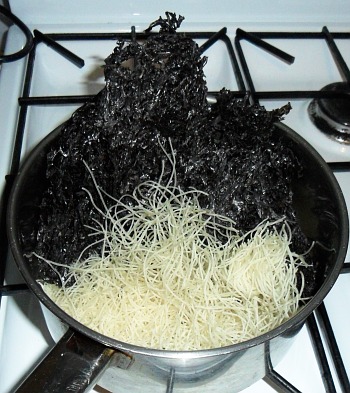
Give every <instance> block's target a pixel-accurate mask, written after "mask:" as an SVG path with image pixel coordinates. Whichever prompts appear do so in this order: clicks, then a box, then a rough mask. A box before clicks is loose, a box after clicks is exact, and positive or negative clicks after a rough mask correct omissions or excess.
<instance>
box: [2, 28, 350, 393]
mask: <svg viewBox="0 0 350 393" xmlns="http://www.w3.org/2000/svg"><path fill="white" fill-rule="evenodd" d="M226 33H227V31H226V28H223V29H221V30H220V31H219V32H189V33H185V34H186V35H188V36H190V37H191V38H193V39H204V40H206V41H205V43H204V44H203V45H202V47H201V48H202V51H203V52H204V51H205V50H206V49H208V48H209V47H210V46H211V45H213V44H214V43H215V42H216V41H218V40H222V41H223V42H224V43H225V45H226V49H227V52H228V55H229V58H230V60H231V65H232V72H233V73H234V76H235V79H236V82H237V86H238V90H237V91H236V92H234V94H235V96H236V97H237V98H242V97H244V96H245V95H246V94H247V92H249V94H250V96H251V100H252V101H253V102H259V100H261V99H286V100H288V99H312V98H320V97H324V95H325V94H327V93H322V92H320V91H307V90H305V91H257V90H256V89H255V86H254V83H253V79H252V77H251V74H250V70H249V66H248V64H247V60H246V57H245V55H244V51H243V49H242V46H241V43H240V41H241V40H243V39H245V40H249V41H250V42H252V43H253V44H254V45H257V46H259V47H261V48H263V49H264V50H267V51H269V52H270V53H271V54H273V55H275V56H277V57H279V58H280V59H281V60H283V61H287V62H290V63H291V62H293V61H294V58H293V57H292V56H290V55H289V54H288V53H285V52H282V51H280V50H279V49H278V48H275V47H271V46H270V45H269V44H267V43H266V42H265V41H264V39H269V38H273V39H276V38H277V39H279V38H280V39H294V40H297V39H324V40H326V41H327V43H328V45H329V48H330V53H331V55H332V57H333V58H334V61H336V62H337V64H338V66H339V67H340V69H341V70H342V75H343V77H344V79H345V80H347V81H349V80H350V79H349V78H350V72H349V69H348V67H347V65H346V63H345V62H344V60H343V58H342V56H341V54H340V52H339V50H338V49H337V47H336V46H335V43H334V39H350V33H332V34H331V33H329V31H328V29H327V28H326V27H325V28H324V29H323V31H322V32H319V33H310V32H306V33H303V32H299V33H294V32H263V33H256V32H254V33H248V32H245V31H243V30H241V29H238V30H237V33H236V39H235V49H234V48H233V46H232V43H231V40H230V38H229V37H228V36H227V34H226ZM150 34H152V33H149V34H146V33H135V29H132V30H131V34H130V33H119V34H117V33H65V34H62V33H60V34H48V35H44V34H42V33H40V32H38V31H36V30H35V31H34V47H33V49H32V50H31V52H30V53H29V55H28V62H27V67H26V74H25V80H24V85H23V93H22V96H21V97H19V100H18V102H19V106H20V111H19V116H18V125H17V132H16V138H15V144H14V149H13V156H12V162H11V170H10V173H9V174H8V175H7V176H6V185H5V190H4V196H3V201H4V203H3V207H2V211H1V212H0V219H1V222H0V230H1V232H0V233H1V235H0V236H1V237H0V307H1V298H2V296H15V295H16V294H18V293H22V292H24V291H28V287H27V286H26V284H7V285H5V284H4V278H5V270H6V263H7V261H8V254H9V246H8V242H7V238H6V206H7V201H8V198H9V194H10V190H11V185H12V182H13V179H14V177H15V174H16V173H17V171H18V169H19V167H20V157H21V152H22V142H23V136H24V130H25V125H26V118H27V112H28V107H30V106H40V105H57V104H59V105H70V104H84V103H86V102H88V101H89V100H91V99H92V98H93V97H94V96H91V95H74V96H41V97H38V96H35V97H34V96H31V81H32V75H33V69H34V64H35V55H36V47H37V45H38V43H40V42H44V43H46V44H47V45H49V46H50V47H52V48H53V50H56V51H58V52H60V53H61V54H62V56H64V57H66V58H67V60H68V61H72V62H73V63H74V64H76V65H77V66H78V67H82V66H83V64H84V61H83V60H82V59H80V58H79V57H78V56H76V55H75V54H72V53H70V52H69V51H66V50H65V49H64V47H62V46H60V45H59V44H57V41H60V42H64V41H76V40H83V41H89V40H114V41H116V40H117V39H118V38H127V39H128V38H130V39H131V40H133V39H137V40H143V39H145V38H146V37H147V36H149V35H150ZM236 52H237V54H238V58H237V57H236ZM244 81H245V82H244ZM210 94H212V95H214V96H215V94H217V92H210ZM329 165H330V167H331V168H332V170H333V171H349V170H350V160H349V161H346V162H336V163H329ZM349 272H350V262H346V263H345V264H344V267H343V269H342V273H343V274H345V273H349ZM306 324H307V327H308V330H309V333H310V340H311V341H312V343H313V347H314V352H315V357H316V359H317V361H318V364H319V369H320V374H321V377H322V380H323V383H324V387H325V392H327V393H328V392H329V393H331V392H336V388H335V383H334V376H333V374H332V372H331V369H330V365H329V362H328V357H327V355H326V347H327V348H328V349H329V353H330V357H331V360H332V362H333V364H334V366H335V370H336V374H337V375H336V376H337V379H338V381H339V384H340V386H341V389H342V391H344V392H350V383H349V376H348V375H347V373H346V370H345V367H344V363H343V360H342V358H341V355H340V352H339V348H338V346H337V342H336V339H335V337H334V333H333V330H332V325H331V321H330V320H329V318H328V315H327V311H326V308H325V306H324V304H323V303H322V304H321V305H320V306H319V308H318V309H317V310H316V311H315V312H314V314H312V315H311V316H310V317H309V318H308V320H307V322H306ZM322 337H323V338H322ZM266 354H267V355H266V370H267V375H266V377H265V378H264V379H265V381H266V382H267V383H268V384H269V385H271V387H273V388H275V389H276V391H279V392H281V391H283V392H286V393H297V392H300V391H299V390H298V389H297V388H296V387H294V386H293V385H292V384H291V383H289V382H288V380H287V379H285V378H284V377H283V376H281V375H279V374H278V373H277V372H276V371H275V370H274V368H273V365H272V362H271V359H270V357H269V350H268V349H267V350H266ZM166 391H167V393H171V392H172V391H173V378H172V376H171V375H170V377H169V381H168V386H167V390H166Z"/></svg>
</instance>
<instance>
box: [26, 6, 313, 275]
mask: <svg viewBox="0 0 350 393" xmlns="http://www.w3.org/2000/svg"><path fill="white" fill-rule="evenodd" d="M166 16H167V17H166V19H162V18H159V20H157V21H156V22H154V23H152V24H151V25H150V27H149V30H151V29H152V28H154V27H155V26H160V31H159V33H158V34H151V35H150V36H149V38H148V39H147V40H146V41H145V42H143V43H142V44H141V43H138V42H135V41H130V42H126V41H123V40H121V41H118V42H117V43H116V47H115V49H114V51H113V53H112V54H111V55H110V56H109V57H108V58H107V59H106V60H105V79H106V85H105V87H104V89H103V90H102V91H101V92H100V93H99V94H98V95H97V96H96V97H95V100H94V101H93V102H91V103H88V104H86V105H84V106H82V107H81V108H80V109H78V110H77V111H76V112H75V113H74V114H73V116H72V117H71V118H70V119H69V120H68V121H67V122H66V124H65V125H64V127H63V130H62V132H61V135H60V137H59V138H58V140H57V141H56V142H55V143H54V145H53V146H52V149H51V151H50V152H49V154H48V156H47V181H48V184H49V186H48V189H47V191H46V192H45V194H44V197H43V200H42V204H41V218H40V223H39V230H38V233H37V240H36V247H35V251H36V253H38V254H40V255H44V256H45V257H46V258H48V259H49V260H53V261H56V262H59V263H62V264H65V265H70V264H71V263H72V262H73V261H74V260H75V259H76V258H77V257H78V256H79V254H80V253H81V252H82V250H83V249H84V248H85V247H86V246H87V245H88V244H90V243H91V242H92V238H91V237H89V232H90V230H89V229H88V228H87V226H95V223H94V221H93V220H94V219H97V220H100V221H101V217H99V216H98V212H96V210H95V209H94V208H93V206H92V203H91V201H90V198H89V196H88V195H87V193H86V192H84V191H83V190H82V188H83V187H85V188H86V189H88V190H89V191H90V192H91V194H92V195H93V197H94V200H95V202H96V203H97V204H98V203H100V198H99V196H98V195H97V192H96V190H95V187H94V185H93V183H92V180H91V177H90V175H89V173H88V171H87V169H86V166H85V165H84V162H86V163H87V165H88V166H89V167H90V168H91V170H92V171H93V173H94V176H95V178H96V181H97V184H98V185H99V186H100V187H101V189H103V190H104V191H105V192H106V193H108V194H110V195H112V196H113V197H115V198H118V197H120V196H122V195H124V194H127V193H130V192H132V190H133V189H134V188H135V186H137V185H138V184H139V183H140V182H142V181H145V180H148V179H152V180H158V179H159V176H160V173H161V165H162V162H163V161H164V160H165V156H164V152H163V150H162V149H161V147H160V145H163V146H165V148H166V150H168V151H170V147H169V138H171V143H172V146H173V148H174V152H175V155H176V162H177V164H176V171H177V182H178V185H179V186H181V187H182V188H183V189H186V188H188V187H195V188H197V189H199V190H203V191H206V192H207V193H208V196H207V197H203V200H202V204H203V206H207V207H210V208H212V209H214V210H215V211H216V212H218V213H221V214H225V215H228V216H230V217H231V218H233V219H234V220H235V221H236V222H237V225H238V227H239V228H240V229H241V230H242V231H245V230H249V229H252V228H254V227H255V226H256V225H257V224H258V223H259V222H260V221H261V220H262V219H265V218H271V219H275V218H279V217H281V216H283V215H284V216H286V217H287V218H288V219H289V220H290V221H291V223H294V222H295V213H294V210H293V208H292V204H291V200H292V194H291V187H290V185H291V182H292V181H293V178H294V177H295V176H298V175H299V172H300V171H301V166H300V164H299V162H298V160H297V159H296V157H295V156H294V154H293V152H292V150H291V149H289V148H288V146H286V144H285V143H284V142H282V141H280V140H279V139H278V138H272V134H273V132H274V123H275V122H276V121H279V120H281V119H282V118H283V116H284V115H285V114H287V113H288V112H289V110H290V105H286V106H284V107H282V108H280V109H278V110H275V111H267V110H265V108H264V107H262V106H259V105H251V104H250V103H249V97H246V98H245V99H243V100H237V99H235V98H234V97H233V94H232V93H231V92H229V91H227V90H225V89H223V90H222V91H221V92H220V94H219V96H218V98H217V103H216V104H214V105H209V104H208V103H207V100H206V96H207V86H206V81H205V75H204V71H203V68H204V65H205V63H206V58H205V57H203V56H201V51H200V49H199V47H198V45H197V44H196V43H195V42H194V41H193V40H192V39H190V38H189V37H187V36H186V35H184V34H180V33H177V32H176V29H177V27H178V26H179V25H180V24H181V22H182V20H183V17H179V18H177V17H176V15H175V14H171V13H167V15H166ZM165 169H166V170H165V172H166V174H167V173H170V172H171V164H170V163H169V162H166V166H165ZM165 177H166V176H165ZM292 225H294V224H292ZM293 230H294V240H295V241H294V243H295V247H296V248H297V249H302V250H305V247H306V243H307V241H306V239H305V238H304V237H303V235H302V233H301V232H300V230H299V229H298V227H297V225H296V224H295V225H294V227H293ZM96 247H97V248H98V246H96ZM90 250H92V249H90ZM32 264H33V265H35V270H38V272H37V275H38V278H41V279H43V278H44V279H47V280H49V281H54V282H58V279H57V275H56V274H55V273H54V272H53V271H52V270H51V269H50V268H49V267H48V266H47V265H46V264H45V263H42V262H40V261H38V260H36V259H34V258H32ZM66 270H67V269H66V268H58V271H59V273H60V274H61V275H63V276H64V274H65V272H66Z"/></svg>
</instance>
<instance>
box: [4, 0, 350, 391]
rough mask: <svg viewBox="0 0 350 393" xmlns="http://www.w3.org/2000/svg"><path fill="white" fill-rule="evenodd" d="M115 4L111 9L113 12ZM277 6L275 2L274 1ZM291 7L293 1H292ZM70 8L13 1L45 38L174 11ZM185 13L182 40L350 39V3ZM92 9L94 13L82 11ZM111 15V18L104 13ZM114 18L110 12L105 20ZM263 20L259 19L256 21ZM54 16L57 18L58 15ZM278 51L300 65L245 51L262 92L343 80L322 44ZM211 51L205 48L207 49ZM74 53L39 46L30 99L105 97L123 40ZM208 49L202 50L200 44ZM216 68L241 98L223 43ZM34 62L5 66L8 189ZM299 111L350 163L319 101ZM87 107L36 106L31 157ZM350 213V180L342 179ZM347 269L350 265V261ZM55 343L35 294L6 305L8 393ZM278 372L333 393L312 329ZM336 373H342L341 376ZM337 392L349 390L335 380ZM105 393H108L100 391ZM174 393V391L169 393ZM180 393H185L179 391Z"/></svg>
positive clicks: (310, 134) (337, 326) (330, 150)
mask: <svg viewBox="0 0 350 393" xmlns="http://www.w3.org/2000/svg"><path fill="white" fill-rule="evenodd" d="M102 3H106V4H108V5H107V8H103V6H102ZM266 3H267V2H266ZM289 3H290V2H289ZM84 4H85V6H84V7H83V8H82V7H81V1H80V0H78V1H74V2H70V1H63V2H59V3H57V4H56V3H54V2H50V4H49V5H46V6H43V4H42V2H41V1H39V0H32V1H31V2H23V1H19V0H14V1H12V2H11V6H12V12H13V13H15V14H16V15H17V16H19V17H20V18H21V19H22V20H23V21H24V22H25V23H26V24H28V25H29V27H30V29H31V30H33V29H37V30H39V31H41V32H43V33H65V32H72V33H84V32H85V33H98V32H109V33H111V32H128V31H130V27H131V26H132V25H135V26H136V31H142V30H143V29H144V28H146V27H147V26H148V24H149V22H150V21H152V20H155V19H157V18H158V16H159V15H163V14H164V11H167V10H169V11H173V7H174V5H173V4H170V2H165V4H164V2H159V1H153V2H151V3H150V4H147V7H145V6H144V5H143V2H139V1H134V2H123V3H122V4H118V5H116V4H115V2H107V1H102V2H98V11H96V2H92V1H88V2H84ZM176 8H177V9H176V10H174V11H176V12H177V14H181V15H184V16H185V17H186V19H185V21H184V22H183V25H182V27H181V31H213V32H215V31H218V30H219V29H220V28H221V27H224V26H226V27H227V28H228V32H227V35H228V36H229V37H230V39H231V41H232V43H233V45H234V37H235V32H236V29H237V28H238V27H239V28H242V29H244V30H247V31H255V32H256V31H299V32H306V31H311V32H321V29H322V27H323V26H324V25H327V26H328V28H329V30H330V31H332V30H333V31H337V32H343V31H344V32H349V33H350V28H349V26H348V21H349V20H350V3H349V2H347V1H337V2H333V1H321V2H320V1H309V2H307V3H306V2H304V1H301V0H297V1H294V2H292V3H290V4H288V5H287V4H285V3H283V4H282V3H281V2H280V1H271V2H269V3H268V5H267V4H265V2H262V1H258V0H256V1H251V2H247V1H237V2H234V3H233V2H231V1H223V2H222V3H221V4H220V5H218V4H217V2H209V1H204V2H203V1H201V2H199V1H191V2H181V1H180V2H179V4H178V6H177V7H176ZM82 9H84V12H82ZM100 9H101V12H99V10H100ZM102 10H104V11H102ZM252 11H254V12H252ZM48 15H50V16H48ZM267 41H268V42H270V43H271V44H273V45H275V46H277V47H278V48H280V49H282V50H284V51H286V52H287V53H289V54H291V55H293V56H295V62H294V63H293V64H292V65H288V64H286V63H283V62H281V61H280V60H278V59H276V58H275V57H273V56H271V55H270V54H268V53H266V52H265V51H263V50H261V49H260V48H257V47H256V46H254V45H252V44H250V43H248V42H244V41H242V48H243V50H244V54H245V56H246V59H247V62H248V65H249V66H250V65H252V66H251V68H250V70H251V75H252V78H253V81H254V84H255V88H256V90H257V91H281V90H293V91H297V90H300V91H304V90H315V91H316V90H319V89H321V88H322V87H323V86H325V85H327V84H329V83H332V82H335V81H340V80H341V76H340V73H339V69H338V68H337V66H336V65H335V63H334V61H333V59H332V57H331V55H330V53H329V50H328V48H327V45H326V43H325V42H324V41H323V40H320V39H314V40H304V39H290V40H288V39H283V40H281V39H273V40H272V39H270V40H267ZM203 42H204V40H203ZM60 43H61V44H62V45H63V46H65V47H66V48H68V49H70V50H71V51H72V52H73V53H75V54H76V55H78V56H80V57H81V58H83V59H84V61H85V66H84V67H83V68H78V67H76V66H75V65H73V64H72V63H70V62H69V61H67V59H65V58H63V57H62V56H60V55H59V54H58V53H56V52H55V51H53V50H52V49H51V48H49V47H48V46H47V45H46V44H43V43H41V44H39V45H38V47H37V51H36V60H35V66H34V70H33V78H32V85H31V91H30V96H34V97H41V96H56V95H57V96H62V95H64V96H70V95H72V96H75V95H91V94H96V93H97V92H98V91H100V90H101V88H102V87H103V85H104V80H103V72H102V69H101V66H102V64H103V60H104V58H105V57H106V56H107V55H108V54H109V53H110V52H111V51H112V50H113V48H114V44H115V42H114V40H110V39H108V40H107V39H106V40H89V41H81V40H72V41H65V40H64V41H63V40H62V41H60ZM199 43H202V42H201V41H199ZM7 44H8V47H7V50H9V51H11V50H16V48H18V47H19V46H20V45H23V38H22V36H21V34H20V33H19V31H18V29H17V28H16V27H12V28H11V30H10V32H9V35H8V43H7ZM337 45H338V46H339V49H340V50H341V52H342V54H343V55H344V58H345V61H347V63H348V64H349V66H350V38H349V39H347V40H337ZM205 55H206V56H208V64H207V65H206V68H205V71H206V76H207V83H208V88H209V90H210V91H218V90H220V89H221V88H222V87H226V88H228V89H230V90H233V91H237V90H238V87H237V82H236V79H235V77H234V74H233V72H232V65H231V63H230V60H229V57H228V54H227V49H226V46H225V44H224V43H223V42H221V41H220V42H218V43H216V44H215V45H214V46H212V47H211V48H210V49H209V50H208V51H206V53H205ZM25 65H26V59H22V60H19V61H16V62H14V63H9V64H3V66H2V70H1V72H0V119H2V121H1V123H2V132H1V139H2V141H1V145H0V190H1V192H2V190H3V188H4V184H5V180H4V177H5V175H6V174H8V173H9V172H10V161H11V147H12V146H13V143H14V132H15V129H16V125H17V121H18V113H19V106H18V97H21V96H22V84H23V78H24V72H25ZM288 101H290V102H291V104H292V107H293V110H292V111H291V113H290V114H289V115H288V116H287V117H286V119H285V121H284V122H285V123H286V124H287V125H289V126H290V127H291V128H293V129H294V130H295V131H297V132H299V133H300V134H301V135H302V136H303V137H304V138H305V139H306V140H308V141H309V142H310V143H311V144H312V145H313V146H314V147H315V148H316V149H317V150H318V151H319V152H320V154H321V155H322V156H323V157H324V159H325V160H326V161H328V162H342V161H349V160H350V145H344V144H339V143H338V142H335V141H333V140H331V139H330V138H328V137H327V136H326V135H324V134H322V133H320V132H319V130H317V129H316V128H315V126H314V125H313V124H312V123H311V122H310V119H309V117H308V114H307V107H308V105H309V103H310V99H289V100H288ZM260 102H261V104H262V105H265V107H266V108H267V109H273V108H277V107H280V106H282V105H284V104H285V103H286V100H261V101H260ZM79 105H80V104H74V105H73V104H71V105H62V104H57V105H29V106H28V112H27V118H26V126H25V131H24V132H25V133H24V141H23V155H25V154H26V152H28V151H30V150H31V149H32V148H33V147H34V146H35V145H36V144H37V143H38V142H39V141H40V140H41V139H42V138H43V137H44V136H45V135H46V134H47V133H48V132H49V131H51V130H53V129H54V128H55V127H56V126H58V125H59V124H61V123H62V122H63V121H64V120H65V119H67V118H68V117H69V116H70V115H71V114H72V112H73V111H74V110H75V109H76V108H78V106H79ZM336 177H337V179H338V181H339V183H340V185H341V187H342V189H343V192H344V195H345V198H346V200H347V203H348V206H350V181H349V180H350V173H349V172H348V171H344V172H338V173H336ZM346 260H347V261H349V260H350V254H349V252H348V255H347V259H346ZM21 282H23V280H22V278H21V276H20V275H19V274H18V272H17V270H16V268H15V267H14V265H13V262H12V261H11V259H10V260H9V261H8V269H7V275H6V283H7V284H16V283H21ZM349 288H350V275H349V274H343V275H341V276H340V278H339V279H338V281H337V283H336V285H335V286H334V288H333V289H332V291H331V292H330V294H329V295H328V296H327V298H326V300H325V304H326V307H327V311H328V313H329V315H330V318H331V321H332V326H333V329H334V332H335V335H336V338H337V340H338V345H339V348H340V351H341V354H342V357H343V361H344V364H345V367H346V370H347V373H348V375H350V344H349V340H348V329H347V327H348V326H350V315H349V313H348V312H346V310H347V305H348V304H349V303H350V290H349ZM52 345H53V341H52V339H51V338H50V335H49V333H48V331H47V329H46V325H45V322H44V320H43V317H42V315H41V312H40V308H39V306H38V303H37V301H36V300H35V299H34V297H33V296H32V295H31V294H30V293H28V292H23V293H18V294H13V295H11V296H3V297H2V302H1V308H0V364H1V367H0V393H8V392H11V391H12V390H13V389H14V388H15V387H16V386H17V384H18V382H19V381H20V380H21V379H22V378H23V377H24V376H25V375H26V374H27V372H28V371H29V370H30V369H32V368H33V366H34V365H35V364H36V362H37V361H38V360H39V359H40V358H41V357H42V356H43V355H44V354H45V353H46V352H47V351H48V349H49V348H51V347H52ZM276 371H277V372H279V373H280V374H281V375H282V376H284V377H285V378H286V379H288V381H289V382H290V383H292V384H293V385H295V386H296V387H297V388H298V389H299V390H300V391H302V392H308V393H313V392H315V393H319V392H324V391H325V388H324V385H323V382H322V378H321V375H320V371H319V368H318V365H317V361H316V359H315V355H314V351H313V349H312V344H311V342H310V337H309V333H308V330H307V328H306V327H304V328H303V329H302V331H301V332H300V333H299V334H298V335H297V337H296V340H295V342H294V344H293V345H292V347H291V349H290V351H289V352H288V353H287V354H286V356H285V358H284V359H283V360H282V362H281V363H280V364H279V365H278V366H277V368H276ZM333 371H334V370H333ZM335 384H336V388H337V391H340V387H339V384H338V382H337V380H336V378H335ZM96 391H98V389H97V390H96ZM164 391H165V389H164ZM275 391H276V390H274V388H273V387H271V386H270V385H268V384H267V383H266V382H264V381H259V382H258V383H256V384H254V385H253V386H251V387H250V388H248V389H246V390H244V392H246V393H254V392H260V393H261V392H262V393H264V392H275ZM174 392H175V393H176V389H174Z"/></svg>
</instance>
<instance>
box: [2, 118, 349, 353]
mask: <svg viewBox="0 0 350 393" xmlns="http://www.w3.org/2000/svg"><path fill="white" fill-rule="evenodd" d="M276 126H277V127H278V128H279V129H280V130H282V131H283V132H284V133H286V134H287V135H288V136H289V137H290V138H291V139H293V140H294V141H295V142H297V143H299V144H302V145H304V147H305V148H306V149H307V150H308V151H309V152H310V154H311V155H312V156H313V158H314V160H315V161H316V162H317V164H318V165H319V166H320V167H322V168H323V171H324V173H325V174H326V176H327V177H328V180H329V182H330V184H331V186H332V188H333V190H334V191H335V196H336V199H337V200H336V201H334V202H335V203H336V205H337V206H338V208H339V211H340V212H341V214H340V216H341V221H340V222H339V232H340V248H339V250H338V255H337V258H336V260H335V263H334V266H332V268H331V271H330V272H329V274H328V275H327V277H326V279H325V280H324V282H323V283H322V285H321V287H320V288H319V290H318V291H317V292H316V293H315V295H314V296H313V297H312V299H310V300H309V301H308V302H307V304H306V305H305V306H303V307H302V308H301V309H300V310H299V311H298V312H297V313H296V314H295V315H294V316H292V317H291V318H289V319H288V320H287V321H285V322H284V323H283V324H281V325H280V326H278V327H276V328H274V329H272V330H271V331H269V332H267V333H264V334H262V335H260V336H257V337H254V338H252V339H249V340H247V341H244V342H241V343H236V344H231V345H228V346H224V347H218V348H212V349H201V350H191V351H189V350H188V351H174V350H162V349H152V348H146V347H141V346H137V345H133V344H129V343H126V342H122V341H119V340H116V339H114V338H110V337H107V336H105V335H102V334H100V333H98V332H96V331H94V330H92V329H90V328H88V327H87V326H85V325H83V324H82V323H80V322H78V321H77V320H75V319H74V318H72V317H71V316H70V315H68V314H67V313H66V312H64V311H63V310H62V309H60V308H59V307H58V306H57V305H56V304H55V303H54V302H53V301H52V300H51V299H50V298H49V297H48V296H47V295H46V293H45V292H44V290H43V289H42V286H41V285H40V283H39V282H37V281H36V280H35V279H34V278H33V277H32V275H31V273H30V270H29V268H28V267H27V266H26V262H25V260H24V258H23V255H22V253H21V247H20V245H19V233H18V228H17V226H16V224H15V223H16V211H17V205H18V201H17V199H18V197H17V196H18V193H19V192H20V189H21V184H22V182H23V179H24V178H25V174H26V172H27V170H28V168H29V167H30V166H31V165H32V163H33V162H34V161H35V159H36V157H37V155H38V154H39V153H40V152H41V150H42V149H43V147H44V146H46V145H48V144H49V143H50V142H51V141H52V140H53V139H54V138H55V137H56V136H57V135H58V134H59V133H60V131H61V129H62V127H63V124H62V125H61V126H59V127H57V128H56V129H55V130H53V131H52V132H51V133H49V134H48V135H47V136H46V137H45V138H44V139H42V141H41V142H40V143H39V144H38V145H37V146H36V147H35V148H34V149H33V150H32V151H31V153H30V154H29V155H28V157H27V158H26V159H25V161H24V163H23V165H22V167H21V169H20V171H19V172H18V174H17V176H16V178H15V180H14V184H13V187H12V190H11V195H10V198H9V205H8V209H7V234H8V239H9V244H10V248H11V251H12V254H13V256H14V259H15V262H16V264H17V267H18V269H19V271H20V272H21V274H22V276H23V277H24V279H25V281H26V283H27V285H28V287H29V289H30V290H31V291H32V292H33V293H34V294H35V296H36V297H37V298H38V299H39V301H40V302H41V303H43V305H44V306H45V307H46V308H48V309H49V310H50V311H51V312H52V313H53V314H55V315H56V316H57V317H58V318H59V319H60V320H61V321H63V322H64V323H66V324H67V325H68V326H69V327H71V328H73V330H75V331H78V332H80V333H81V334H83V335H85V336H87V337H89V338H90V339H92V340H96V341H98V342H100V343H102V344H103V345H105V346H107V347H111V348H114V349H116V350H118V351H122V352H127V353H132V354H142V355H148V356H156V357H162V358H170V359H179V358H181V359H193V358H204V357H212V356H218V355H223V354H228V353H234V352H239V351H242V350H246V349H248V348H250V347H254V346H257V345H260V344H263V343H265V342H267V341H270V340H271V339H273V338H275V337H276V336H280V335H283V334H284V333H288V331H289V330H290V329H292V328H295V327H296V326H299V325H302V324H303V323H304V322H305V320H306V319H307V317H308V316H309V315H310V314H311V313H312V312H313V311H314V310H315V309H316V308H317V307H318V306H319V305H320V304H321V303H322V301H323V299H324V298H325V296H326V295H327V294H328V292H329V291H330V290H331V288H332V287H333V285H334V283H335V282H336V280H337V278H338V276H339V274H340V270H341V268H342V266H343V262H344V260H345V257H346V253H347V246H348V241H349V222H348V213H347V207H346V203H345V200H344V196H343V193H342V191H341V189H340V186H339V184H338V182H337V180H336V178H335V176H334V174H333V172H332V170H331V169H330V168H329V166H328V164H327V163H326V162H325V161H324V159H323V158H322V157H321V155H320V154H319V153H318V152H317V151H316V150H315V149H314V148H313V147H312V146H311V145H310V144H309V143H308V142H307V141H306V140H305V139H304V138H302V137H301V136H300V135H299V134H297V133H296V132H295V131H293V130H292V129H291V128H289V127H288V126H286V125H285V124H283V123H280V122H279V123H276Z"/></svg>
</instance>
